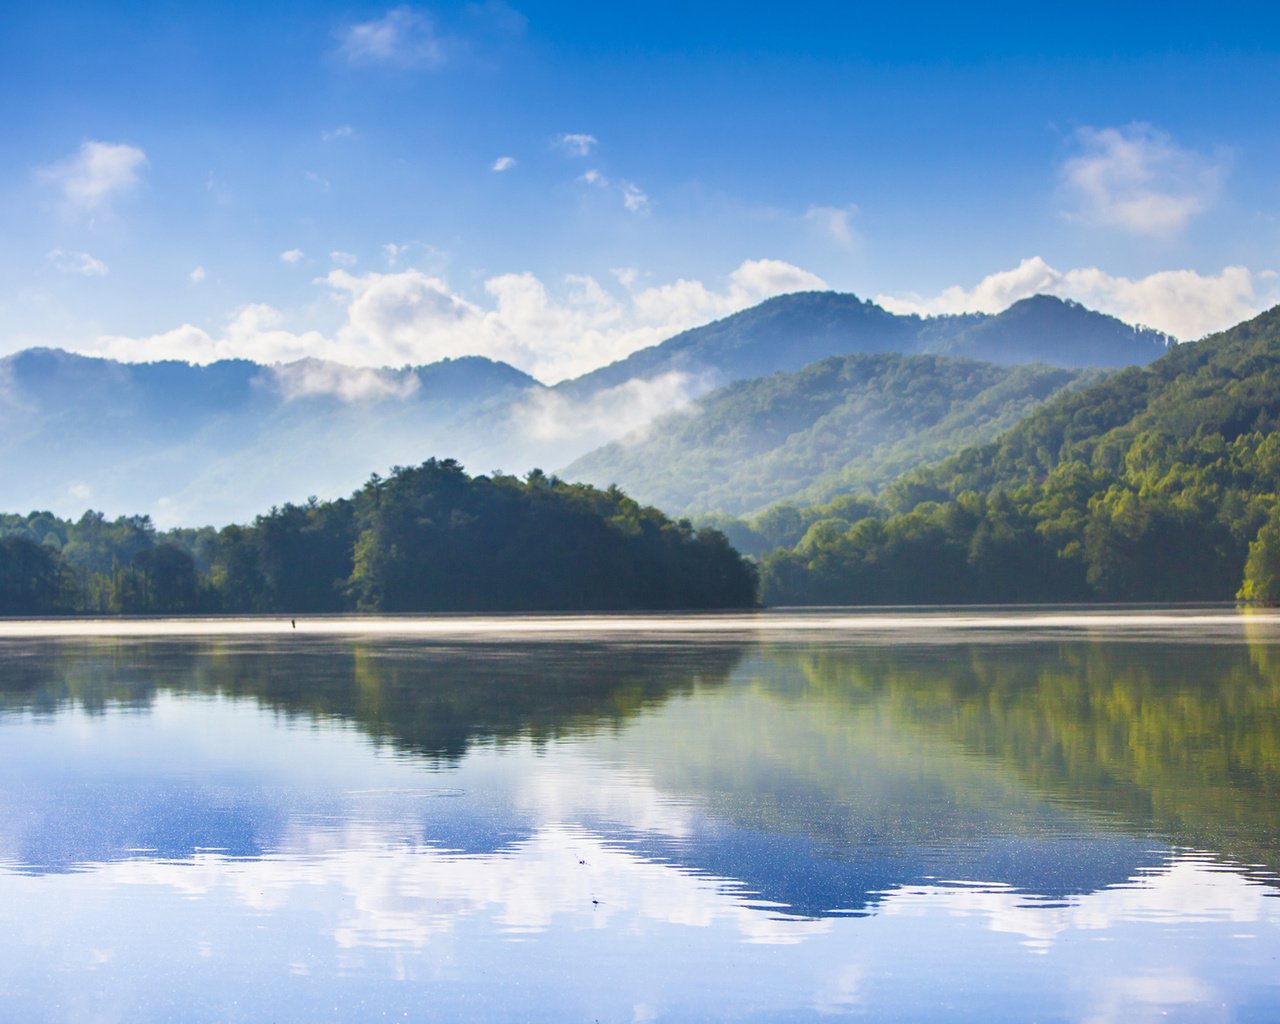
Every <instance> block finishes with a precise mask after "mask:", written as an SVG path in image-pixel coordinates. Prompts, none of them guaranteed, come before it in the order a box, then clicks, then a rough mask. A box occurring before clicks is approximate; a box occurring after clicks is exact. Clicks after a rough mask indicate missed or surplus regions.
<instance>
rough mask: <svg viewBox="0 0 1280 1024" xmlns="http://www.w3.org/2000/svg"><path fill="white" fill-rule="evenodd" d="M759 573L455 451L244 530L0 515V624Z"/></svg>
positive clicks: (617, 599) (553, 599)
mask: <svg viewBox="0 0 1280 1024" xmlns="http://www.w3.org/2000/svg"><path fill="white" fill-rule="evenodd" d="M756 589H757V578H756V570H755V567H754V565H753V564H752V563H751V562H749V561H748V560H746V559H744V558H742V557H741V556H740V555H739V554H738V553H737V551H735V550H734V549H733V548H732V547H731V546H730V544H729V542H728V540H727V539H726V538H725V536H724V534H723V533H721V532H720V531H718V530H715V529H710V528H703V529H695V528H694V527H693V526H692V525H691V524H690V523H689V522H688V521H686V520H679V521H673V520H671V519H669V518H668V517H667V516H665V515H663V514H662V513H661V512H660V511H658V510H657V509H655V508H651V507H647V506H642V505H640V504H639V503H637V502H635V501H634V500H632V499H631V498H629V497H628V496H627V495H625V494H624V493H623V492H622V491H620V490H618V489H617V488H609V489H607V490H601V489H598V488H595V487H590V486H586V485H583V484H570V483H566V482H564V481H562V480H559V479H557V478H556V477H552V476H547V475H546V474H544V473H542V472H541V471H539V470H534V471H533V472H531V473H529V474H528V475H527V476H526V477H525V478H524V479H519V478H517V477H514V476H507V475H502V474H494V475H491V476H476V477H472V476H469V475H468V474H467V473H465V472H464V471H463V469H462V467H461V466H460V465H459V464H458V463H457V462H455V461H454V460H452V459H444V460H437V459H430V460H428V461H427V462H425V463H423V464H422V465H420V466H412V467H396V468H395V469H393V470H392V472H391V474H390V475H389V476H387V477H385V478H383V477H381V476H378V475H377V474H375V475H374V476H372V477H371V478H370V479H369V481H368V482H367V483H366V484H365V485H364V486H363V487H362V488H360V490H358V491H357V492H355V493H354V494H353V495H352V496H351V497H350V498H343V499H338V500H336V501H318V500H316V499H315V498H312V499H309V500H308V501H307V502H306V503H305V504H300V505H299V504H286V505H284V506H282V507H276V508H272V509H271V510H270V511H268V512H267V513H265V514H263V515H260V516H258V517H257V518H256V519H255V520H254V521H253V522H252V523H251V524H248V525H232V526H227V527H225V528H223V529H221V530H215V529H213V528H212V527H204V528H200V529H175V530H169V531H158V530H156V529H155V528H154V526H153V524H152V523H151V520H150V519H149V518H148V517H146V516H122V517H119V518H117V519H114V520H108V519H107V518H106V517H105V516H104V515H103V514H102V513H100V512H93V511H90V512H86V513H85V514H84V515H83V516H81V517H80V519H78V520H75V521H71V520H64V519H60V518H58V517H56V516H54V515H52V514H50V513H48V512H33V513H31V514H30V515H27V516H19V515H3V516H0V614H5V615H45V614H59V613H93V614H122V613H123V614H147V613H166V614H171V613H176V614H182V613H192V612H205V613H209V612H260V613H270V612H278V613H302V612H343V611H368V612H423V611H574V610H624V609H655V610H670V609H681V608H740V607H750V606H752V605H754V604H755V601H756Z"/></svg>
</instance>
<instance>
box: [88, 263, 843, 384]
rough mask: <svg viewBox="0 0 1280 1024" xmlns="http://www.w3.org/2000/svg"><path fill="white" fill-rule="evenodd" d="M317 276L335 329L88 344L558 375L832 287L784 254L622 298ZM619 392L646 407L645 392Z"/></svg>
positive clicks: (198, 356) (252, 323) (261, 311)
mask: <svg viewBox="0 0 1280 1024" xmlns="http://www.w3.org/2000/svg"><path fill="white" fill-rule="evenodd" d="M625 276H626V275H624V277H625ZM627 279H628V280H631V281H632V282H634V280H635V279H634V278H630V277H628V278H627ZM320 283H322V284H323V285H324V286H325V287H326V288H328V289H331V290H332V292H333V293H334V294H335V296H337V297H338V298H340V299H341V300H342V301H343V303H344V305H345V318H344V320H343V322H342V324H341V325H340V326H339V327H338V329H337V330H336V331H334V332H333V333H332V334H330V335H326V334H321V333H320V332H318V331H305V332H302V333H295V332H292V331H290V330H287V329H286V328H285V318H284V315H283V314H282V313H280V312H279V311H277V310H275V309H273V308H271V307H270V306H264V305H252V306H246V307H244V308H243V309H241V310H240V311H238V312H237V313H236V315H235V317H234V318H233V319H232V321H231V322H230V323H229V324H228V325H227V327H226V328H225V329H224V330H223V331H222V332H221V334H220V335H218V336H216V337H215V336H214V335H212V334H210V333H208V332H207V331H205V330H204V329H202V328H199V327H196V326H193V325H191V324H184V325H183V326H181V327H179V328H176V329H175V330H172V331H168V332H164V333H161V334H157V335H152V336H150V337H145V338H126V337H119V336H108V337H103V338H100V339H98V340H97V342H95V343H93V344H92V345H90V346H87V347H86V349H85V350H86V351H91V352H94V353H96V354H102V355H108V356H111V357H112V358H116V359H125V360H137V361H144V360H154V359H161V358H173V359H186V360H190V361H192V362H211V361H213V360H215V359H225V358H232V357H242V358H247V359H253V360H256V361H258V362H264V363H276V362H291V361H293V360H296V359H300V358H303V357H305V356H313V357H317V358H321V359H327V360H332V361H335V362H341V363H347V364H350V365H355V366H403V365H406V364H421V363H430V362H435V361H436V360H439V359H442V358H446V357H457V356H464V355H482V356H488V357H489V358H492V359H499V360H503V361H505V362H508V363H511V364H512V365H514V366H517V367H519V368H520V369H522V370H525V371H526V372H528V373H531V374H533V375H534V376H536V377H538V378H539V379H541V380H544V381H555V380H560V379H563V378H565V377H572V376H577V375H578V374H581V373H585V372H586V371H588V370H591V369H594V368H595V367H598V366H602V365H604V364H606V363H610V362H613V361H615V360H617V359H621V358H623V357H625V356H627V355H630V354H631V353H632V352H634V351H636V350H637V349H640V348H644V347H646V346H648V345H654V344H657V343H658V342H659V341H662V340H664V339H666V338H668V337H670V336H671V335H673V334H676V333H678V332H679V331H681V330H685V329H686V328H689V327H694V326H697V325H699V324H702V323H705V322H707V321H708V320H711V319H715V318H718V317H722V316H726V315H728V314H729V313H733V312H736V311H737V310H740V309H745V308H747V307H748V306H752V305H755V304H756V303H758V302H760V301H762V300H763V299H766V298H769V297H770V296H772V295H779V294H782V293H784V292H790V291H797V290H802V289H812V288H824V287H826V285H825V284H824V283H823V281H822V279H821V278H818V277H816V276H815V275H813V274H810V273H808V272H807V271H804V270H801V269H800V268H799V267H794V266H792V265H791V264H788V263H783V262H781V261H779V260H748V261H747V262H745V263H743V264H742V265H741V266H739V267H738V268H737V269H736V270H735V271H733V273H732V274H730V275H729V277H728V280H727V282H726V285H725V287H724V288H723V289H719V290H717V289H715V288H711V287H708V286H707V285H705V284H704V283H702V282H701V281H695V280H686V279H680V280H678V281H675V282H673V283H671V284H667V285H660V286H655V287H649V288H644V289H641V290H630V289H629V290H628V291H627V292H626V293H625V294H622V295H618V294H615V293H613V292H610V291H609V290H607V289H606V288H604V287H603V286H602V285H601V284H600V283H599V282H598V281H596V280H595V279H594V278H592V277H589V276H584V275H572V276H569V277H567V278H565V279H564V281H563V282H562V288H561V289H560V291H559V294H553V293H552V292H551V290H550V289H548V288H547V286H546V285H545V284H544V283H543V282H542V281H540V280H539V279H538V278H536V277H535V276H534V275H532V274H528V273H524V274H503V275H499V276H497V277H493V278H490V279H489V280H488V281H486V282H485V284H484V296H485V298H484V300H483V301H473V300H471V299H468V298H465V297H463V296H461V295H459V294H457V293H455V292H454V291H453V290H452V289H450V287H449V285H448V284H447V282H446V281H445V280H444V279H443V278H441V277H438V276H435V275H432V274H428V273H426V272H424V271H422V270H418V269H406V270H399V271H394V270H393V271H388V272H386V273H372V272H371V273H366V274H359V275H357V274H353V273H350V272H349V271H347V270H343V269H335V270H332V271H330V272H329V273H328V274H327V275H326V276H325V277H323V278H321V279H320ZM620 397H626V398H628V400H630V401H633V403H634V404H637V405H638V404H639V403H640V396H636V395H630V394H628V395H626V396H620ZM668 397H669V396H668Z"/></svg>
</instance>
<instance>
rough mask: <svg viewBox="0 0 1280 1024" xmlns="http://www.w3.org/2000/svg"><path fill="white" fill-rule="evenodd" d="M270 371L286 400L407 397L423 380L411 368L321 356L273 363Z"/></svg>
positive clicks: (353, 400)
mask: <svg viewBox="0 0 1280 1024" xmlns="http://www.w3.org/2000/svg"><path fill="white" fill-rule="evenodd" d="M270 374H271V379H272V380H273V381H274V383H275V385H276V387H277V388H278V389H279V391H280V393H281V394H282V395H283V396H284V398H285V401H287V402H291V401H294V400H295V399H298V398H308V397H313V396H318V395H321V396H322V395H331V396H333V397H335V398H339V399H341V400H342V401H344V402H350V403H355V402H369V401H379V400H381V399H386V398H408V397H409V396H410V395H412V394H413V393H414V392H416V391H417V390H418V388H419V387H420V386H421V383H422V382H421V381H420V380H419V379H418V377H417V375H416V374H414V373H412V372H409V371H399V370H387V369H374V368H373V367H369V366H344V365H342V364H341V363H329V362H325V361H323V360H320V359H299V360H297V361H296V362H292V363H284V364H282V365H279V366H273V367H272V368H271V370H270Z"/></svg>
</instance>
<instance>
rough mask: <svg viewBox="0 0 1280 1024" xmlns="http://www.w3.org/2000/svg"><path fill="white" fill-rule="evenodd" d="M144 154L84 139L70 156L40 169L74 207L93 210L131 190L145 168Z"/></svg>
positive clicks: (132, 148)
mask: <svg viewBox="0 0 1280 1024" xmlns="http://www.w3.org/2000/svg"><path fill="white" fill-rule="evenodd" d="M147 166H148V163H147V155H146V154H145V153H144V152H143V151H142V150H141V149H138V148H137V147H136V146H128V145H125V144H124V143H119V142H92V141H90V142H84V143H81V145H80V149H79V150H78V151H77V152H76V153H75V155H73V156H69V157H67V158H66V159H65V160H62V161H59V162H58V163H56V164H53V165H52V166H50V167H45V168H42V169H41V170H40V171H39V176H40V178H41V179H42V180H44V181H46V182H48V183H50V184H52V185H54V186H56V187H57V188H58V189H60V190H61V192H62V195H63V197H64V198H65V199H66V201H67V202H68V203H69V204H70V205H71V206H72V207H74V208H76V209H79V210H95V209H99V208H101V207H104V206H106V205H108V204H109V203H110V202H111V200H113V199H115V198H116V197H117V196H121V195H124V194H125V193H127V192H131V191H132V190H133V189H134V188H136V187H137V185H138V182H139V181H140V180H141V176H142V172H143V171H144V170H145V169H146V168H147Z"/></svg>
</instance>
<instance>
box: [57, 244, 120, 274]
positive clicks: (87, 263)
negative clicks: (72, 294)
mask: <svg viewBox="0 0 1280 1024" xmlns="http://www.w3.org/2000/svg"><path fill="white" fill-rule="evenodd" d="M48 258H49V262H50V263H51V264H52V265H53V268H54V269H55V270H60V271H62V273H64V274H80V275H82V276H83V277H106V276H107V275H108V274H109V273H111V271H110V270H109V269H108V268H107V265H106V264H105V263H103V262H102V260H100V259H97V258H96V257H94V256H90V255H89V254H88V253H87V252H67V251H66V250H64V249H51V250H49V257H48Z"/></svg>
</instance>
